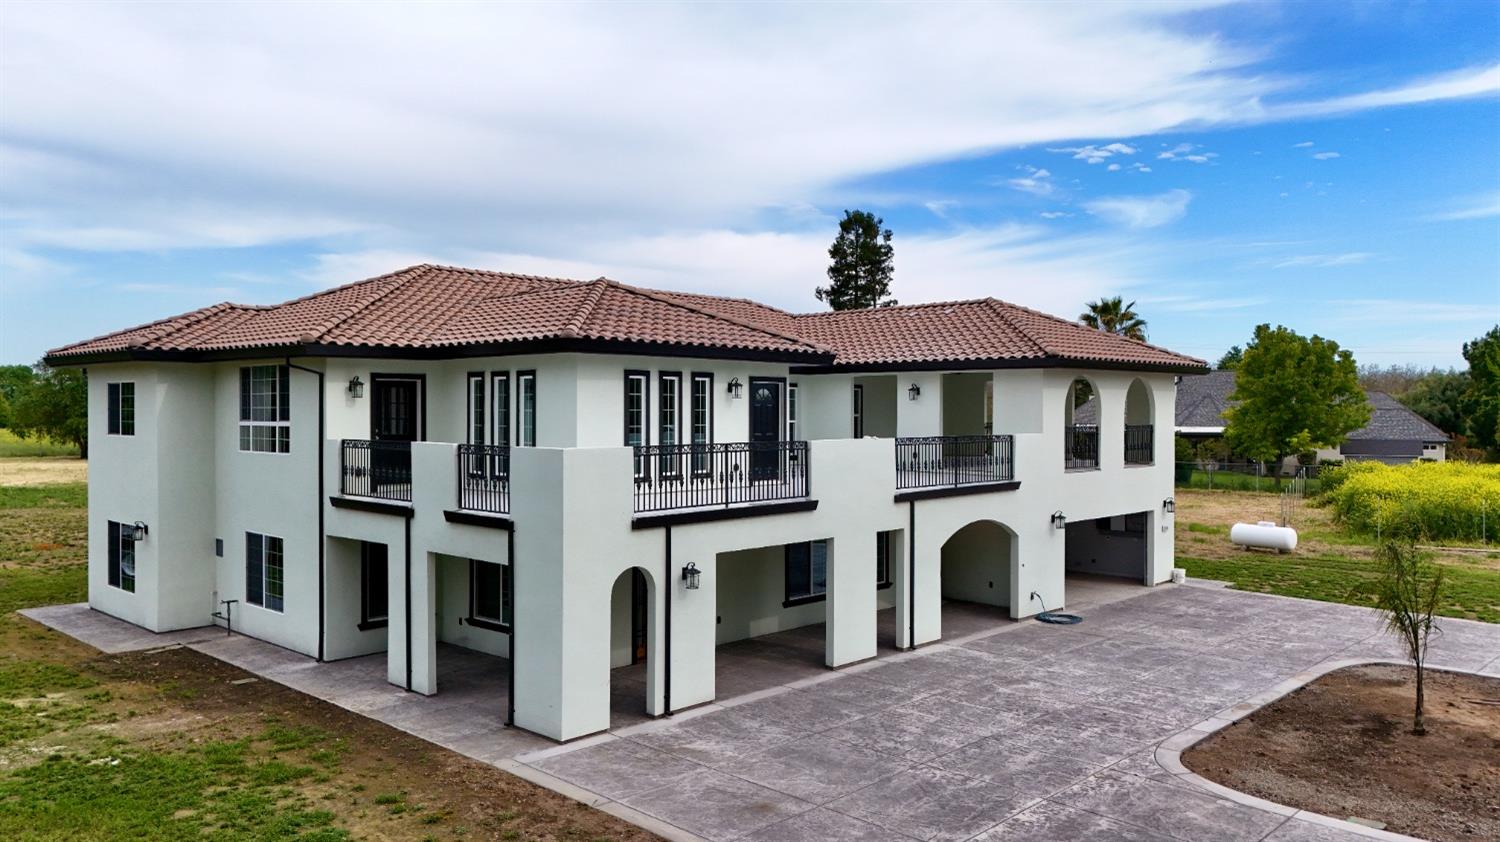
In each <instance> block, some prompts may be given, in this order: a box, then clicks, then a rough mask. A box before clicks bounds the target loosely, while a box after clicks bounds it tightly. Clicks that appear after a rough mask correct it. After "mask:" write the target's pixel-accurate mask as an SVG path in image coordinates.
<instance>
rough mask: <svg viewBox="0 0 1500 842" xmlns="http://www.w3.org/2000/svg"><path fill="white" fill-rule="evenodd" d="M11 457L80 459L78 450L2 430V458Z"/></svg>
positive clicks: (0, 445) (0, 450) (69, 446)
mask: <svg viewBox="0 0 1500 842" xmlns="http://www.w3.org/2000/svg"><path fill="white" fill-rule="evenodd" d="M11 456H72V457H73V458H75V459H76V458H78V448H77V447H75V446H74V445H71V444H62V443H60V442H55V441H51V440H50V439H38V438H35V437H33V438H25V439H23V438H19V437H17V436H16V434H15V433H12V432H11V431H10V430H7V429H4V428H0V458H7V457H11Z"/></svg>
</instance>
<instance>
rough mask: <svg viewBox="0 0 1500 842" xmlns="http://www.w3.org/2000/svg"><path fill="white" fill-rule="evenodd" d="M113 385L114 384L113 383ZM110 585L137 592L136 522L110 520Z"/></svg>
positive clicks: (108, 526)
mask: <svg viewBox="0 0 1500 842" xmlns="http://www.w3.org/2000/svg"><path fill="white" fill-rule="evenodd" d="M111 385H113V384H111ZM106 528H107V529H108V530H109V559H108V561H107V562H106V565H107V567H108V569H109V572H108V576H109V585H110V587H112V588H119V589H120V590H122V591H126V592H129V593H135V524H133V523H116V522H114V521H109V522H108V525H107V527H106Z"/></svg>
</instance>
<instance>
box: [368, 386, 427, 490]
mask: <svg viewBox="0 0 1500 842" xmlns="http://www.w3.org/2000/svg"><path fill="white" fill-rule="evenodd" d="M370 391H371V392H372V393H373V398H374V400H373V402H372V403H371V405H370V438H371V439H372V440H374V441H377V442H388V443H389V444H387V445H385V446H381V445H376V446H375V447H374V448H372V450H371V453H370V467H371V473H372V474H373V475H374V477H375V480H376V482H377V483H382V482H385V483H401V482H408V483H409V482H411V448H410V447H403V446H402V445H410V444H411V443H412V442H414V441H421V440H422V381H421V380H420V379H418V378H414V377H388V376H383V375H378V374H377V375H371V377H370Z"/></svg>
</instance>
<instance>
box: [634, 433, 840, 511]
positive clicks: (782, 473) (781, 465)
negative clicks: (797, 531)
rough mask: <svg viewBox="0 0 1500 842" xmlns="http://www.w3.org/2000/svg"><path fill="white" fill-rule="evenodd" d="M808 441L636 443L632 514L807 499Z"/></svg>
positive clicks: (723, 507) (725, 507)
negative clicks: (633, 510)
mask: <svg viewBox="0 0 1500 842" xmlns="http://www.w3.org/2000/svg"><path fill="white" fill-rule="evenodd" d="M809 463H810V459H809V455H808V448H807V442H805V441H781V442H766V443H758V442H734V443H730V444H660V445H637V446H636V448H635V454H634V458H633V466H634V472H635V513H636V514H645V513H661V512H679V511H690V510H695V509H697V510H701V509H710V508H718V509H729V508H733V507H736V506H749V505H756V504H766V503H779V502H787V501H798V500H805V499H807V494H808V472H809V469H810V467H811V466H810V464H809Z"/></svg>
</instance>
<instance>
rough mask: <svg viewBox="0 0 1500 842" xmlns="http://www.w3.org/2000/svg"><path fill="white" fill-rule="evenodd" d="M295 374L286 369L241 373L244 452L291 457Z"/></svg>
mask: <svg viewBox="0 0 1500 842" xmlns="http://www.w3.org/2000/svg"><path fill="white" fill-rule="evenodd" d="M290 398H291V371H290V370H289V369H288V368H287V367H286V366H284V365H252V366H246V367H245V368H242V369H240V450H247V451H250V452H252V453H290V452H291V449H292V425H291V420H292V412H291V400H290Z"/></svg>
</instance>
